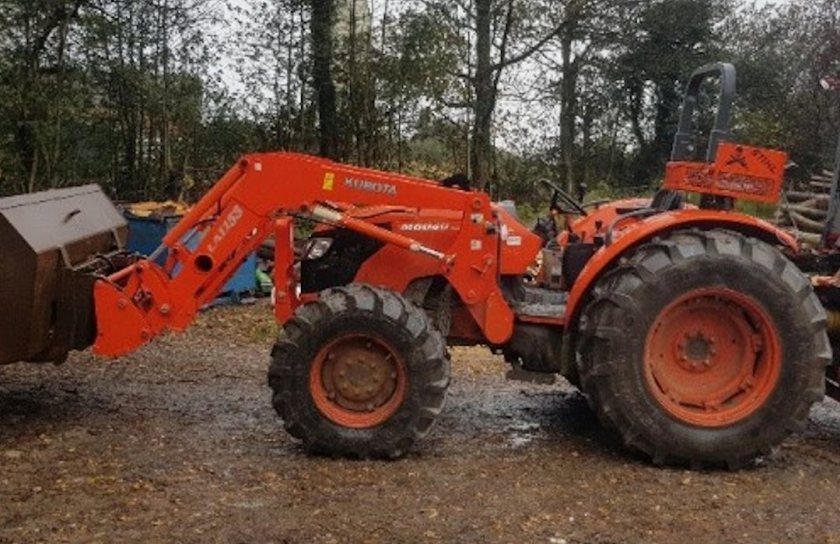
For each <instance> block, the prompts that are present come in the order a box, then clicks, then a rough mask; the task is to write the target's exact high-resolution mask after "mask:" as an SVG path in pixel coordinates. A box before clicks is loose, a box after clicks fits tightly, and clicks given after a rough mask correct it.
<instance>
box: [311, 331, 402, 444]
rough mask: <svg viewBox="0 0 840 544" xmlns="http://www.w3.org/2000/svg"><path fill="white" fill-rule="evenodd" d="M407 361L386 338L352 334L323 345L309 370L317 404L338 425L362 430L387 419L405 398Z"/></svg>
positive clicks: (312, 390)
mask: <svg viewBox="0 0 840 544" xmlns="http://www.w3.org/2000/svg"><path fill="white" fill-rule="evenodd" d="M405 389H406V380H405V370H404V365H403V363H402V361H401V359H400V358H399V357H397V355H396V354H395V352H394V351H392V350H391V349H390V348H389V347H388V346H387V345H386V344H385V343H384V342H381V341H380V340H377V339H375V338H373V337H370V336H366V335H349V336H345V337H342V338H339V339H337V340H335V341H333V342H331V343H330V344H329V345H327V346H326V347H324V348H323V349H322V350H321V351H320V352H319V353H318V355H317V356H316V358H315V361H314V363H313V365H312V368H311V371H310V390H311V393H312V398H313V400H314V401H315V405H316V406H317V407H318V409H319V410H320V411H321V413H323V414H324V415H325V416H326V417H327V418H329V419H330V420H332V421H333V422H335V423H338V424H339V425H343V426H345V427H353V428H364V427H371V426H375V425H378V424H380V423H382V422H384V421H385V420H387V419H388V418H389V417H390V416H391V415H393V413H394V412H396V410H397V409H398V408H399V406H400V404H401V403H402V400H403V398H404V396H405Z"/></svg>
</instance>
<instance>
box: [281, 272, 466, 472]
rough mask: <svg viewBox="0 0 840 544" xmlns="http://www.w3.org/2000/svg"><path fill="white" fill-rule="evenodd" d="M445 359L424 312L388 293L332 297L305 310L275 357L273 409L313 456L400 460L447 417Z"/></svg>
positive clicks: (345, 291) (346, 290) (355, 289)
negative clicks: (440, 416) (439, 418)
mask: <svg viewBox="0 0 840 544" xmlns="http://www.w3.org/2000/svg"><path fill="white" fill-rule="evenodd" d="M449 374H450V368H449V358H448V355H447V352H446V345H445V343H444V341H443V337H442V336H441V335H440V333H439V332H437V331H436V330H434V328H433V327H432V326H431V325H430V324H429V322H428V319H427V317H426V314H425V313H424V312H423V311H422V310H421V309H419V308H417V307H416V306H414V305H413V304H411V303H410V302H408V301H406V300H405V299H404V298H403V297H402V296H400V295H399V294H397V293H394V292H392V291H388V290H386V289H380V288H374V287H371V286H367V285H351V286H349V287H342V288H336V289H330V290H327V291H324V292H323V293H321V296H320V297H319V299H318V300H317V301H315V302H311V303H308V304H305V305H303V306H301V307H300V308H299V309H298V310H297V311H296V312H295V315H294V316H293V317H292V318H291V319H290V320H289V321H288V322H287V323H286V324H285V326H284V327H283V330H282V331H281V333H280V338H279V340H278V342H277V344H276V345H275V347H274V350H273V352H272V363H271V368H270V371H269V385H270V387H271V389H272V391H273V396H272V402H273V405H274V408H275V410H276V411H277V413H278V414H279V415H280V417H281V418H282V419H283V423H284V426H285V428H286V430H287V431H288V432H289V433H290V434H291V435H292V436H294V437H296V438H299V439H301V440H302V441H303V443H304V446H305V447H306V449H307V450H308V451H311V452H315V453H322V454H328V455H338V456H348V457H356V458H397V457H400V456H402V455H404V454H405V453H406V452H407V451H408V449H409V448H410V447H411V445H412V444H413V443H414V442H415V441H416V440H417V439H419V438H421V437H423V436H424V435H425V434H426V433H427V432H428V431H429V428H430V427H431V425H432V423H433V422H434V420H435V418H436V417H437V416H438V414H440V412H441V410H442V409H443V406H444V402H445V399H446V389H447V386H448V385H449Z"/></svg>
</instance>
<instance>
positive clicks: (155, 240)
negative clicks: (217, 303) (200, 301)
mask: <svg viewBox="0 0 840 544" xmlns="http://www.w3.org/2000/svg"><path fill="white" fill-rule="evenodd" d="M124 215H125V218H126V220H127V221H128V250H129V251H134V252H137V253H140V254H141V255H151V254H152V252H153V251H154V250H156V249H157V248H158V247H159V246H160V244H161V243H162V242H163V237H164V236H166V233H168V232H169V231H170V230H172V228H173V227H174V226H175V225H176V224H177V223H178V221H180V219H181V218H180V217H177V216H169V217H163V218H158V217H155V218H152V217H138V216H136V215H133V214H132V213H131V212H128V211H126V212H125V213H124ZM165 261H166V256H165V255H163V256H161V257H158V259H157V262H158V264H163V263H164V262H165ZM256 288H257V257H256V255H254V254H253V253H252V254H251V255H249V256H248V258H247V259H245V262H243V263H242V266H240V267H239V270H237V271H236V273H235V274H234V275H233V277H232V278H231V279H230V280H229V281H228V282H227V284H226V285H225V286H224V287H223V288H222V292H221V293H220V296H232V297H238V296H239V295H241V294H243V293H250V292H253V291H255V290H256Z"/></svg>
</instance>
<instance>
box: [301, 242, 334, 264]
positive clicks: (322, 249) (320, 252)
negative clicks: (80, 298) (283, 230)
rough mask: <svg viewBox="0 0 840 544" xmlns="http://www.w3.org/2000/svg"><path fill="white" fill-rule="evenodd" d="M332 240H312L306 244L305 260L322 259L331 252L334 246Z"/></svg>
mask: <svg viewBox="0 0 840 544" xmlns="http://www.w3.org/2000/svg"><path fill="white" fill-rule="evenodd" d="M332 243H333V240H332V238H312V239H311V240H309V242H307V243H306V249H305V250H304V252H303V259H304V260H306V261H312V260H315V259H320V258H321V257H323V256H324V255H326V254H327V252H328V251H329V250H330V247H331V246H332Z"/></svg>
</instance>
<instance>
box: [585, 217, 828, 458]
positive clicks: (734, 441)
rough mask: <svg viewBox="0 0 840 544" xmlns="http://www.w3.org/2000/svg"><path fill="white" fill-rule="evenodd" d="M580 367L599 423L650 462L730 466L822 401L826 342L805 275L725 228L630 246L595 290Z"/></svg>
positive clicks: (764, 448)
mask: <svg viewBox="0 0 840 544" xmlns="http://www.w3.org/2000/svg"><path fill="white" fill-rule="evenodd" d="M580 330H581V343H580V348H579V371H580V374H581V378H582V381H583V389H584V392H586V393H587V395H588V396H589V397H590V401H591V403H592V405H593V407H594V409H595V410H596V412H597V413H598V415H599V417H600V419H601V420H602V421H603V422H604V423H605V424H606V425H607V426H609V427H612V428H614V429H615V430H616V431H617V432H618V433H619V434H620V435H621V437H622V438H623V440H624V442H625V444H626V445H627V446H628V447H630V448H632V449H636V450H640V451H642V452H643V453H645V454H647V455H649V456H651V457H652V458H653V460H654V462H656V463H677V464H689V465H692V466H706V465H721V464H724V465H727V466H729V467H730V468H736V467H740V466H742V465H744V464H745V463H748V462H750V461H751V460H752V459H754V458H755V457H757V456H759V455H762V454H766V453H769V451H770V450H771V449H772V447H774V446H776V445H777V444H779V443H780V442H781V441H782V440H783V439H784V438H785V437H786V436H787V435H788V434H790V433H791V432H792V431H796V430H799V429H801V428H802V427H803V426H804V425H805V423H806V422H807V418H808V412H809V409H810V407H811V405H812V404H813V403H814V402H815V401H817V400H819V399H820V398H822V396H823V392H824V382H823V377H824V373H825V366H826V364H827V363H828V361H829V360H830V354H831V351H830V347H829V344H828V338H827V336H826V332H825V313H824V311H823V309H822V307H821V305H820V303H819V301H818V300H817V298H816V296H815V295H814V293H813V290H812V289H811V285H810V283H809V281H808V279H807V278H806V277H805V276H804V275H803V274H802V273H801V272H800V271H799V270H798V269H797V268H796V267H795V266H794V265H793V264H792V263H790V262H789V261H788V260H787V259H786V258H785V257H784V256H783V255H782V254H781V253H779V252H778V251H777V250H776V249H775V248H773V247H771V246H769V245H767V244H765V243H763V242H760V241H758V240H755V239H752V238H748V237H745V236H742V235H740V234H737V233H734V232H728V231H719V230H718V231H691V232H677V233H674V234H672V235H670V236H669V237H668V238H667V239H664V240H655V241H653V242H651V243H648V244H646V245H643V246H641V247H639V248H638V249H636V250H635V251H634V253H633V254H632V255H631V256H629V257H628V258H627V259H626V260H625V261H624V262H623V263H622V264H621V265H620V266H618V267H617V268H616V269H615V270H612V271H611V272H609V273H608V274H606V275H605V276H604V277H603V278H602V279H601V280H600V281H599V283H598V284H597V286H596V288H595V289H594V291H593V297H592V301H591V303H590V304H589V305H588V307H587V308H586V310H585V312H584V315H583V317H582V319H581V324H580Z"/></svg>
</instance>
